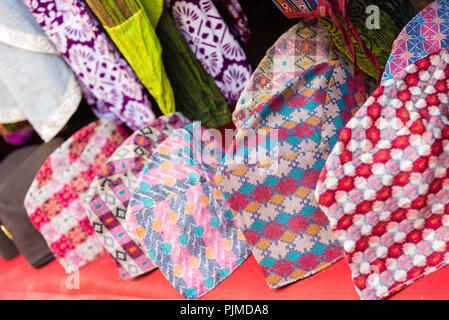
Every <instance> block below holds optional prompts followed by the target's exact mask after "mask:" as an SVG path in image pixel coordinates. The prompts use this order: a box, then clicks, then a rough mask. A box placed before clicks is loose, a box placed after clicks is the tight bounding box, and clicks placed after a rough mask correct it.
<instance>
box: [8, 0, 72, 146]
mask: <svg viewBox="0 0 449 320" xmlns="http://www.w3.org/2000/svg"><path fill="white" fill-rule="evenodd" d="M0 68H1V70H2V72H1V75H0V100H1V101H2V104H1V107H0V122H2V123H14V122H19V121H24V120H28V121H29V122H30V123H31V124H32V125H33V127H34V129H35V130H36V131H37V133H38V134H39V135H40V137H41V138H42V140H44V141H46V142H47V141H49V140H51V139H52V138H53V137H54V136H55V135H56V134H57V133H58V132H59V131H60V130H61V129H62V128H63V127H64V125H65V124H66V123H67V122H68V120H69V119H70V117H71V116H72V114H73V113H74V112H75V111H76V109H77V108H78V105H79V103H80V101H81V90H80V87H79V86H78V84H77V82H76V78H75V76H74V74H73V73H72V70H70V68H69V66H67V64H66V63H65V62H64V59H62V57H61V56H60V55H59V54H58V52H57V50H56V49H55V47H54V46H53V44H52V43H51V42H50V40H49V39H48V38H47V37H46V36H45V33H44V32H43V31H42V29H41V28H40V26H39V24H37V23H36V21H35V20H34V18H33V16H32V15H31V14H30V13H29V12H28V10H27V8H26V7H25V5H24V4H23V3H21V2H20V1H19V2H18V1H17V0H4V1H1V3H0Z"/></svg>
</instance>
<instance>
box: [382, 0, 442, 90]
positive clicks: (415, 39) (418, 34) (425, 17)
mask: <svg viewBox="0 0 449 320" xmlns="http://www.w3.org/2000/svg"><path fill="white" fill-rule="evenodd" d="M448 47H449V1H448V0H438V1H435V2H433V3H431V4H429V5H428V6H427V7H426V8H424V9H423V10H422V11H421V12H419V13H418V14H417V15H416V16H415V17H414V18H413V19H412V20H411V21H410V22H409V23H408V24H407V25H406V26H405V27H404V29H403V30H402V31H401V33H400V34H399V35H398V37H397V38H396V40H395V42H394V43H393V50H392V51H391V55H390V57H389V59H388V62H387V64H386V66H385V72H384V73H383V76H382V83H385V81H386V80H388V79H390V78H392V77H394V75H395V74H397V73H400V72H401V71H402V70H403V69H404V68H405V67H407V66H408V65H409V64H412V63H414V62H416V61H417V60H418V59H421V58H422V57H424V56H425V55H427V54H429V53H433V52H435V51H437V50H439V49H441V48H448Z"/></svg>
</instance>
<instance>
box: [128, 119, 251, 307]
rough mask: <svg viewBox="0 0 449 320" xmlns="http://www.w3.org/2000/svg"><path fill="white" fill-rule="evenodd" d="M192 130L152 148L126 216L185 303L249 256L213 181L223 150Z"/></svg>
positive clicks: (239, 232)
mask: <svg viewBox="0 0 449 320" xmlns="http://www.w3.org/2000/svg"><path fill="white" fill-rule="evenodd" d="M195 131H196V130H195ZM193 132H194V129H193V127H192V125H188V126H186V127H185V128H184V129H179V130H176V131H174V132H173V133H172V134H171V135H170V137H169V138H168V139H166V140H165V141H164V142H163V143H162V144H161V145H160V146H159V147H158V148H157V150H156V151H155V152H154V153H153V155H152V156H151V157H150V159H149V160H148V162H147V165H146V167H145V169H144V170H143V171H142V174H141V176H140V179H139V182H138V188H137V189H136V192H135V193H134V195H133V197H132V199H131V201H130V205H129V208H128V213H127V223H128V224H129V225H130V227H131V228H133V229H135V230H139V233H140V234H141V238H142V239H141V243H142V247H143V248H145V250H146V253H147V254H148V255H149V256H150V257H151V260H152V261H153V262H154V263H155V265H157V267H158V268H159V269H160V270H161V272H162V273H163V274H164V276H165V277H166V278H167V279H168V281H169V282H170V283H171V284H172V285H173V286H174V287H175V288H176V289H177V290H178V291H179V292H180V293H181V294H182V295H183V296H184V297H186V298H190V299H194V298H199V297H201V296H203V295H204V294H206V293H207V292H208V291H210V290H212V289H213V288H214V287H215V286H217V285H218V284H219V283H220V282H221V281H223V280H224V279H225V278H226V277H228V276H229V275H230V274H231V273H232V272H233V271H234V270H235V269H236V268H237V267H239V266H240V265H241V263H243V261H244V260H245V259H246V258H247V257H248V256H249V255H250V253H251V251H250V249H249V246H248V244H247V243H246V241H245V237H244V236H243V234H242V232H241V231H240V230H239V229H238V227H237V226H236V224H235V221H234V217H233V215H232V213H231V211H230V210H229V209H228V208H227V206H226V204H225V202H224V199H223V196H222V194H221V192H220V191H219V190H217V188H216V186H215V183H214V181H213V175H214V174H215V172H216V169H217V166H218V164H217V163H218V161H217V159H218V156H221V155H222V148H221V146H218V145H217V144H215V143H213V142H210V139H209V138H210V137H208V134H207V132H206V131H202V132H203V133H202V138H201V140H200V139H199V138H195V137H196V134H195V135H194V134H193ZM195 144H199V145H200V146H201V147H200V151H201V153H202V154H203V155H205V156H206V157H209V156H210V157H209V160H210V161H207V160H206V159H204V158H203V159H202V158H201V157H200V156H198V155H197V153H196V152H195V151H194V149H195V148H196V147H195V146H194V145H195ZM214 154H215V155H217V157H214V156H213V155H214Z"/></svg>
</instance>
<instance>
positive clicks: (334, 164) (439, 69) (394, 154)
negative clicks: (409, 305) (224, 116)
mask: <svg viewBox="0 0 449 320" xmlns="http://www.w3.org/2000/svg"><path fill="white" fill-rule="evenodd" d="M448 79H449V53H448V51H447V50H445V49H443V50H442V51H441V52H436V53H434V54H430V55H428V56H426V57H425V58H423V59H420V60H418V61H417V62H416V63H414V64H412V65H410V66H408V67H407V68H406V69H405V70H404V72H403V73H401V74H399V75H397V76H395V77H394V78H392V79H389V80H387V81H386V82H385V84H384V85H383V86H380V87H379V88H378V89H377V90H376V91H375V92H374V93H373V95H372V96H371V97H370V98H369V99H368V100H367V101H366V103H365V105H364V106H363V108H361V109H360V110H359V111H358V112H357V113H356V114H355V115H354V117H353V118H352V119H351V121H349V123H348V125H347V126H346V127H345V128H344V129H343V130H342V132H341V134H340V136H339V139H338V142H337V144H336V146H335V148H334V149H333V150H332V152H331V154H330V155H329V157H328V159H327V162H326V165H325V167H324V168H323V170H322V172H321V175H320V178H319V182H318V185H317V188H316V198H317V199H318V201H319V204H320V206H321V208H322V210H323V212H325V213H326V215H327V217H328V218H329V220H330V224H331V227H332V229H333V230H334V232H335V234H336V236H337V239H338V240H339V241H340V243H341V244H342V245H343V246H344V249H345V253H346V258H347V260H348V262H349V264H350V267H351V270H352V278H353V281H354V284H355V287H356V289H357V292H358V293H359V295H360V297H361V298H362V299H384V298H387V297H389V296H390V295H392V294H394V293H396V292H398V291H400V290H401V289H403V288H405V287H407V286H409V285H410V284H412V283H413V282H415V281H416V280H418V279H420V278H421V277H423V276H425V275H428V274H430V273H432V272H434V271H435V270H437V269H439V268H441V267H443V266H445V265H447V264H448V262H449V246H448V241H449V215H448V212H449V198H448V195H449V187H448V177H449V170H448V169H449V150H448V139H449V125H448V123H449V122H448V104H449V100H448Z"/></svg>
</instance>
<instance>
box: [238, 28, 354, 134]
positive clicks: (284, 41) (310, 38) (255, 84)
mask: <svg viewBox="0 0 449 320" xmlns="http://www.w3.org/2000/svg"><path fill="white" fill-rule="evenodd" d="M336 59H341V61H343V60H345V63H348V64H349V61H348V59H345V58H344V57H343V56H342V55H341V54H339V52H338V51H337V50H335V48H334V47H333V45H332V42H331V38H330V36H329V34H328V33H327V31H326V30H325V29H324V28H323V27H322V26H321V25H320V24H319V23H318V22H317V21H316V20H313V21H309V22H307V21H300V22H298V23H297V24H296V25H294V26H293V27H291V28H290V29H289V30H288V31H287V32H285V33H284V34H283V35H282V36H281V37H280V38H279V39H278V40H277V41H276V42H275V43H274V44H273V46H271V48H269V49H268V50H267V52H266V54H265V56H264V57H263V59H262V60H261V62H260V63H259V65H258V66H257V68H256V70H255V71H254V73H253V74H252V76H251V79H250V80H249V81H248V83H247V85H246V87H245V89H244V90H243V92H242V94H241V95H240V98H239V100H238V102H237V105H236V107H235V110H234V113H233V114H232V121H233V122H234V124H235V126H236V127H237V129H239V128H241V127H242V125H243V122H244V121H245V119H246V118H247V117H248V115H249V114H250V113H251V111H253V109H254V108H255V107H256V106H257V105H259V104H260V103H262V102H265V101H267V100H268V99H269V98H270V97H271V96H272V95H273V94H275V93H276V92H277V91H278V90H281V89H282V88H283V87H284V86H285V85H286V83H287V82H288V81H290V80H291V79H293V78H295V77H297V76H299V75H300V74H301V73H303V72H304V71H306V70H308V69H310V68H311V67H313V66H314V65H317V64H319V63H321V62H326V61H329V60H336Z"/></svg>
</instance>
